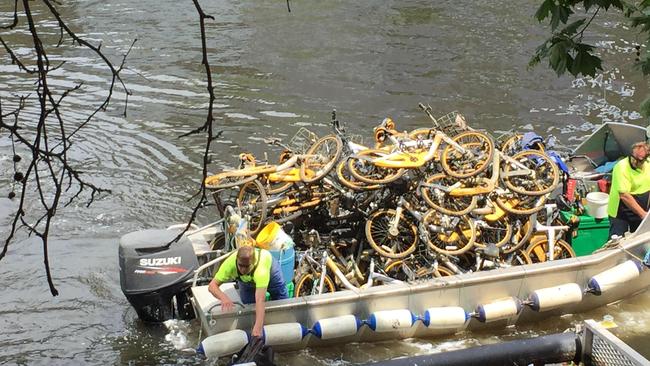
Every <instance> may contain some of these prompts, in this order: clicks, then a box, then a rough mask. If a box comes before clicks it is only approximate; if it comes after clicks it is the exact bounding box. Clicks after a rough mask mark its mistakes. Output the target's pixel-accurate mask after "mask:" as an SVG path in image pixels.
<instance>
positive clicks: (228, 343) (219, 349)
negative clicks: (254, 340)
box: [196, 329, 248, 358]
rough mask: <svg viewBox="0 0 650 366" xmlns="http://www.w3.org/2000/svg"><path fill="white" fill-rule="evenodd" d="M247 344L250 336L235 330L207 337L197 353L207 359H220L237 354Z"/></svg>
mask: <svg viewBox="0 0 650 366" xmlns="http://www.w3.org/2000/svg"><path fill="white" fill-rule="evenodd" d="M247 344H248V334H247V333H246V332H245V331H243V330H241V329H234V330H229V331H227V332H223V333H219V334H215V335H212V336H209V337H206V338H205V339H204V340H203V341H202V342H201V344H200V345H199V348H198V349H197V350H196V351H197V352H198V353H203V354H204V355H205V356H206V357H207V358H219V357H223V356H228V355H232V354H234V353H237V352H239V350H241V349H242V348H243V347H244V346H245V345H247Z"/></svg>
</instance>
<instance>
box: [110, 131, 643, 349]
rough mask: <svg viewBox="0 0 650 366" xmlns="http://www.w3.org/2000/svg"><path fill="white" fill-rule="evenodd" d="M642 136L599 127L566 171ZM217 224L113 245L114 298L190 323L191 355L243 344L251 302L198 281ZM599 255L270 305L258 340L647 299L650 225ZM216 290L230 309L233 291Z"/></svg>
mask: <svg viewBox="0 0 650 366" xmlns="http://www.w3.org/2000/svg"><path fill="white" fill-rule="evenodd" d="M639 136H646V130H645V129H644V128H642V127H640V126H636V125H632V124H625V123H610V122H608V123H605V124H603V125H602V126H600V127H599V128H598V129H597V130H596V131H595V132H594V133H593V134H591V135H590V136H589V137H588V138H587V139H586V140H585V141H584V142H582V143H581V144H580V145H579V146H578V147H577V148H576V149H575V150H574V152H573V154H572V156H575V157H580V158H577V159H575V161H573V163H572V165H571V166H572V168H573V169H574V170H573V171H572V173H571V174H572V175H573V176H575V177H578V178H581V177H582V178H585V177H586V178H590V177H594V176H599V174H600V173H598V172H594V171H593V167H594V165H595V166H602V165H605V164H606V163H607V162H612V161H615V160H616V159H618V158H620V157H621V156H627V155H629V154H630V153H631V151H630V147H631V145H632V144H633V143H634V142H636V141H638V140H639ZM585 161H588V162H589V163H588V164H586V163H584V162H585ZM220 226H221V225H219V224H212V225H209V226H207V227H203V228H199V227H193V229H192V230H190V231H188V232H187V233H186V234H185V235H184V236H183V238H181V240H179V241H178V242H177V243H175V244H173V245H171V244H170V241H171V239H173V238H174V236H175V235H177V231H175V230H178V229H179V227H178V226H175V227H172V228H170V229H171V230H146V231H141V232H136V233H131V234H127V235H125V236H124V237H123V238H122V239H121V242H120V270H121V281H122V289H123V291H124V293H125V295H126V297H127V298H128V299H129V301H130V302H131V303H132V305H133V306H134V307H135V308H136V310H137V311H138V315H139V316H140V318H142V319H144V320H154V321H155V320H159V319H162V318H165V317H169V316H173V315H176V316H180V317H182V316H188V317H189V316H191V315H194V316H196V317H197V318H198V319H199V321H200V323H201V326H202V329H203V331H204V334H205V336H206V338H205V339H204V340H203V342H202V344H201V347H200V349H201V350H202V351H203V352H204V353H206V354H207V355H209V356H213V357H219V356H225V355H228V354H232V353H235V352H237V351H238V350H239V349H241V347H242V346H245V345H246V343H247V342H248V334H247V331H250V329H251V328H252V326H253V323H254V318H255V309H254V305H241V306H237V307H235V309H234V310H233V311H226V312H223V311H221V307H220V303H219V300H217V299H216V298H215V297H214V296H212V295H211V294H210V293H209V292H208V286H207V284H206V279H209V278H210V277H211V274H212V273H213V271H214V268H215V266H217V265H218V264H219V263H220V262H221V261H222V260H223V259H224V258H225V257H226V256H227V254H222V253H221V252H215V251H212V250H210V247H209V245H207V244H208V243H209V242H210V241H212V240H213V239H214V237H215V236H216V235H222V233H220V229H219V227H220ZM598 247H600V248H599V249H597V250H595V251H594V252H593V253H592V254H588V255H583V256H579V257H575V258H568V259H560V260H552V261H546V262H541V263H534V264H526V265H521V266H512V267H508V268H500V269H495V270H489V271H480V272H473V273H464V274H460V275H452V276H445V277H439V278H433V279H430V280H425V281H416V282H412V283H406V282H397V283H387V284H384V285H381V286H372V287H368V288H361V289H346V290H341V291H336V292H332V293H322V294H317V295H310V296H304V297H293V298H289V299H284V300H278V301H269V302H267V303H266V317H265V327H264V338H265V342H266V344H268V345H271V346H273V347H274V349H276V350H280V351H283V350H295V349H300V348H305V347H318V346H323V345H331V344H336V343H348V342H374V341H380V340H391V339H402V338H410V337H422V338H427V337H433V336H440V335H448V334H453V333H456V332H458V331H463V330H468V331H482V330H485V329H490V328H495V327H497V328H498V327H506V326H511V325H519V324H524V323H530V322H538V321H541V320H543V319H544V318H548V317H556V316H561V315H563V314H575V313H581V312H585V311H588V310H590V309H594V308H597V307H600V306H604V305H606V304H609V303H612V302H616V301H619V300H621V299H623V298H626V297H630V296H633V295H635V294H637V293H640V292H642V291H645V290H646V288H647V287H648V286H649V285H650V271H647V270H646V267H647V265H648V263H646V262H647V259H646V260H644V257H646V256H647V253H648V251H649V248H650V220H648V219H647V218H646V219H645V220H644V221H643V222H642V223H641V225H640V227H639V228H638V229H637V231H636V232H634V233H627V234H626V235H625V236H624V237H621V238H618V239H614V240H610V241H608V242H606V243H600V244H599V245H598ZM178 248H183V249H182V250H181V249H178ZM143 278H144V279H143ZM222 290H223V291H224V292H226V293H227V294H228V295H229V296H230V297H231V299H233V300H234V302H235V303H237V302H238V299H239V297H238V294H237V291H236V289H235V288H234V287H233V285H232V284H223V285H222Z"/></svg>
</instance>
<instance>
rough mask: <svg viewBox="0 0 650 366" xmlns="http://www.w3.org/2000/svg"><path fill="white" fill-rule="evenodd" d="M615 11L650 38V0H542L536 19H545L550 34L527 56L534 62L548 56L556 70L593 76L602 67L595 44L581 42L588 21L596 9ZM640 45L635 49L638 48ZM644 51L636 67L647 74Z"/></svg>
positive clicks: (649, 70)
mask: <svg viewBox="0 0 650 366" xmlns="http://www.w3.org/2000/svg"><path fill="white" fill-rule="evenodd" d="M610 10H612V11H618V12H620V13H621V15H622V16H623V17H624V18H626V19H627V20H628V21H629V23H630V26H631V27H632V29H634V30H636V31H638V32H639V33H641V34H642V35H644V36H645V39H646V41H645V44H646V46H647V45H648V43H649V41H650V0H643V1H640V2H636V3H634V2H627V1H621V0H544V2H542V4H541V5H540V7H539V9H537V12H536V13H535V18H536V19H537V20H538V21H539V22H544V21H548V22H549V25H550V27H551V32H552V35H551V37H550V38H548V39H547V40H546V41H545V42H544V43H543V44H542V45H540V46H539V47H538V48H537V50H536V51H535V54H534V55H533V57H532V58H531V60H530V63H529V66H531V67H532V66H535V65H537V64H539V63H540V62H541V61H542V60H548V64H549V66H550V67H551V68H552V69H553V70H554V71H555V72H556V73H557V74H558V76H560V75H563V74H565V73H566V72H567V71H568V72H569V73H570V74H571V75H573V76H578V75H581V74H582V75H589V76H594V75H595V74H596V72H598V71H599V70H602V69H603V68H602V60H601V58H600V57H599V56H598V55H596V54H595V47H594V46H592V45H589V44H586V43H583V38H584V35H585V32H586V30H587V29H588V28H589V25H590V24H592V22H593V20H594V19H596V18H597V16H598V14H599V13H602V12H606V11H610ZM640 49H641V47H640V45H639V46H638V47H637V50H639V51H640ZM645 49H646V51H645V52H644V53H643V55H641V53H640V52H638V53H637V55H638V57H637V59H636V64H635V67H637V68H638V69H639V70H640V71H641V72H642V73H643V74H644V75H648V74H650V57H649V55H648V51H647V49H648V48H647V47H646V48H645Z"/></svg>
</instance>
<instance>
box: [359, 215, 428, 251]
mask: <svg viewBox="0 0 650 366" xmlns="http://www.w3.org/2000/svg"><path fill="white" fill-rule="evenodd" d="M395 215H397V212H396V211H395V210H386V209H381V210H378V211H375V212H374V213H373V214H371V215H370V217H368V220H367V221H366V230H365V231H366V239H367V240H368V243H369V244H370V246H371V247H372V248H373V249H374V250H375V251H376V252H377V253H378V254H379V255H381V256H382V257H386V258H391V259H401V258H404V257H406V256H408V255H409V254H411V253H413V252H414V251H415V248H416V246H417V244H418V232H417V228H416V227H415V225H413V223H411V221H410V220H409V219H408V218H406V217H405V216H404V214H402V216H401V217H400V220H399V225H398V228H397V229H398V233H397V235H391V234H390V233H389V228H390V223H391V221H392V220H393V218H394V217H395ZM401 241H403V243H402V242H401ZM388 244H390V245H388ZM400 244H401V245H400ZM384 247H387V248H390V249H391V250H392V248H394V247H396V248H398V251H397V252H396V251H395V250H392V251H388V250H386V249H384ZM402 248H405V249H402Z"/></svg>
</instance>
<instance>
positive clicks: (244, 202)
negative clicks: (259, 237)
mask: <svg viewBox="0 0 650 366" xmlns="http://www.w3.org/2000/svg"><path fill="white" fill-rule="evenodd" d="M267 204H268V199H267V195H266V191H265V190H264V186H262V183H260V181H259V180H257V179H256V180H254V181H252V182H248V183H246V184H244V185H243V186H242V187H241V189H240V190H239V193H238V194H237V205H238V207H239V209H240V211H241V213H242V215H248V216H249V217H250V220H249V222H248V231H249V234H250V235H251V236H253V235H255V234H257V232H258V231H260V229H261V228H262V224H263V223H264V220H266V210H267V208H268V206H267Z"/></svg>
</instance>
